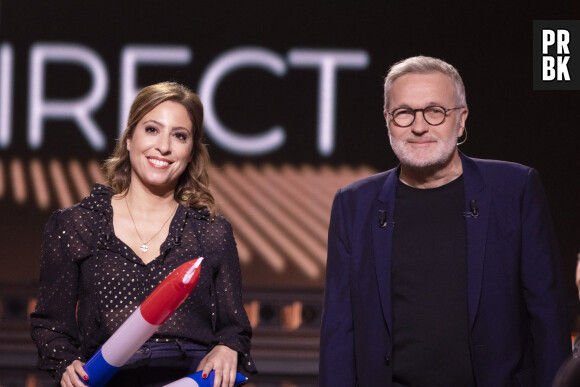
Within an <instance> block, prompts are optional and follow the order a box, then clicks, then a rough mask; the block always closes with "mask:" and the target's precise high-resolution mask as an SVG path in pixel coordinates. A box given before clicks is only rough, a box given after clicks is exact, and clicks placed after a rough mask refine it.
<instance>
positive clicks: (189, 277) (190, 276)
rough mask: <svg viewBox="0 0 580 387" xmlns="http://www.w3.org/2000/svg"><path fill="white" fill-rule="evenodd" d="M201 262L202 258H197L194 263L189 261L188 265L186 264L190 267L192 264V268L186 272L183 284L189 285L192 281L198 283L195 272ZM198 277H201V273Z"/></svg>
mask: <svg viewBox="0 0 580 387" xmlns="http://www.w3.org/2000/svg"><path fill="white" fill-rule="evenodd" d="M201 261H203V258H202V257H199V258H196V259H194V260H193V261H189V262H188V263H186V264H185V265H188V264H190V263H191V267H190V268H189V269H187V271H186V272H185V275H184V276H183V280H182V282H183V284H184V285H187V284H189V283H190V281H192V280H195V281H197V278H196V277H195V276H194V274H195V270H196V269H197V268H198V267H199V265H201ZM182 266H184V265H182ZM197 277H199V272H198V275H197Z"/></svg>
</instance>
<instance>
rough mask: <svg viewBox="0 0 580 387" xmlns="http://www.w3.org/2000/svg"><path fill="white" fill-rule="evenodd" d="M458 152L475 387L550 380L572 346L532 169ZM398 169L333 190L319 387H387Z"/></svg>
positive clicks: (540, 190) (552, 239) (544, 203)
mask: <svg viewBox="0 0 580 387" xmlns="http://www.w3.org/2000/svg"><path fill="white" fill-rule="evenodd" d="M460 156H461V162H462V165H463V181H464V191H465V214H466V215H465V224H466V230H467V271H468V273H467V293H468V295H467V296H468V314H469V324H470V327H469V344H470V350H471V355H472V362H473V369H474V374H475V380H476V382H477V385H478V386H479V387H500V386H525V387H530V386H546V387H548V386H550V385H551V382H552V380H553V378H554V375H555V374H556V371H557V370H558V367H559V366H560V365H561V364H562V363H563V361H564V360H565V359H566V357H567V356H568V355H569V354H570V352H571V342H570V331H569V328H568V322H567V311H566V295H565V290H564V284H563V280H562V276H561V267H560V266H561V262H560V255H559V252H558V248H557V243H556V239H555V236H554V232H553V229H552V225H551V220H550V214H549V209H548V205H547V201H546V197H545V194H544V190H543V188H542V184H541V182H540V178H539V175H538V173H537V172H536V171H535V170H534V169H532V168H529V167H525V166H523V165H519V164H514V163H508V162H502V161H492V160H478V159H472V158H469V157H467V156H465V155H463V154H460ZM398 175H399V169H398V168H395V169H391V170H389V171H386V172H383V173H379V174H376V175H373V176H370V177H368V178H365V179H362V180H359V181H357V182H355V183H352V184H350V185H348V186H346V187H344V188H342V189H340V190H339V191H338V192H337V193H336V196H335V199H334V203H333V207H332V214H331V217H330V227H329V236H328V259H327V269H326V270H327V272H326V275H327V276H326V288H325V295H324V314H323V321H322V329H321V340H320V375H319V376H320V386H323V387H336V386H360V387H363V386H364V387H367V386H368V387H371V386H372V387H376V386H391V385H392V368H391V361H392V359H391V353H392V341H391V329H392V315H391V286H390V278H391V259H390V254H391V245H392V235H393V227H395V225H396V219H394V218H393V212H394V201H395V190H396V186H397V180H398ZM472 200H475V201H476V207H477V211H476V212H477V216H474V213H473V212H474V211H472V208H470V202H471V201H472ZM380 211H381V212H382V214H384V215H382V214H380ZM433 355H434V356H445V354H443V353H441V354H433ZM417 372H421V370H417Z"/></svg>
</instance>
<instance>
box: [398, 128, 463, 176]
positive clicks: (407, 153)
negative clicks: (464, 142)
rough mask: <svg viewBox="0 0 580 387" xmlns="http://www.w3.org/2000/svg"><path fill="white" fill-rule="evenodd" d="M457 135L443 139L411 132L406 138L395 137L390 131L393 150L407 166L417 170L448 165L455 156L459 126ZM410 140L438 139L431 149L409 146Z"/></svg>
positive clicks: (457, 131) (434, 168) (435, 168)
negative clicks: (416, 134)
mask: <svg viewBox="0 0 580 387" xmlns="http://www.w3.org/2000/svg"><path fill="white" fill-rule="evenodd" d="M454 133H455V135H454V136H450V137H449V138H448V139H446V140H442V139H440V138H438V137H436V136H434V135H432V134H425V135H423V136H420V137H419V136H414V135H412V134H410V135H409V136H407V138H405V139H394V138H393V137H392V136H391V133H390V132H389V140H390V142H391V148H393V152H394V153H395V155H396V156H397V158H398V159H399V161H400V162H401V164H402V165H403V166H405V167H407V168H410V169H415V170H423V171H428V170H437V169H438V168H440V167H442V166H444V165H446V164H447V163H448V162H449V160H450V159H451V158H452V157H453V154H454V152H455V148H456V147H457V135H458V134H459V126H457V128H456V130H455V131H454ZM409 140H426V141H436V144H435V146H433V145H430V146H429V148H430V149H428V150H427V149H421V148H418V149H412V148H411V146H409V144H408V141H409Z"/></svg>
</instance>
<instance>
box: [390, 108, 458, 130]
mask: <svg viewBox="0 0 580 387" xmlns="http://www.w3.org/2000/svg"><path fill="white" fill-rule="evenodd" d="M461 108H463V106H459V107H454V108H451V109H445V108H444V107H443V106H427V107H426V108H423V109H411V108H398V109H395V110H393V111H392V112H387V114H389V115H390V116H391V117H393V122H394V123H395V125H397V126H400V127H401V128H406V127H408V126H411V125H413V122H415V114H416V113H417V112H421V113H423V118H424V119H425V121H427V123H428V124H429V125H433V126H436V125H441V124H442V123H443V121H445V117H447V113H448V112H450V111H452V110H457V109H461Z"/></svg>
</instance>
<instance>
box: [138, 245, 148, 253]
mask: <svg viewBox="0 0 580 387" xmlns="http://www.w3.org/2000/svg"><path fill="white" fill-rule="evenodd" d="M139 248H140V249H141V251H142V252H144V253H146V252H147V250H149V246H147V245H146V244H145V243H143V244H142V245H141V247H139Z"/></svg>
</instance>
